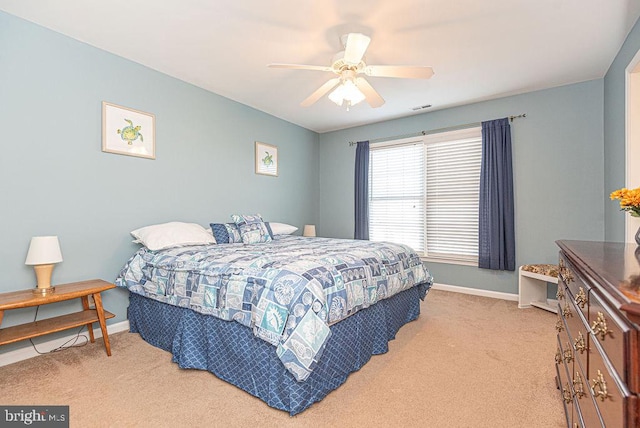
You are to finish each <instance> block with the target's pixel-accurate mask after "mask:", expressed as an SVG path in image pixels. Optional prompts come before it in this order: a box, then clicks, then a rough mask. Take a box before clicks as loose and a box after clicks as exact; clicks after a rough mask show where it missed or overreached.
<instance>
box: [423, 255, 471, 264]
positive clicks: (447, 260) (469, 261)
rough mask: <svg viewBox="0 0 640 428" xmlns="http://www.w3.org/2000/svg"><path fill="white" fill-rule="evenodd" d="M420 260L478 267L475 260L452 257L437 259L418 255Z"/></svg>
mask: <svg viewBox="0 0 640 428" xmlns="http://www.w3.org/2000/svg"><path fill="white" fill-rule="evenodd" d="M420 260H422V261H423V262H428V263H445V264H448V265H461V266H473V267H478V262H477V261H475V260H454V259H439V258H434V257H423V256H421V257H420Z"/></svg>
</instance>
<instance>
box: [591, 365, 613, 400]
mask: <svg viewBox="0 0 640 428" xmlns="http://www.w3.org/2000/svg"><path fill="white" fill-rule="evenodd" d="M592 382H593V386H592V387H591V391H593V396H594V397H596V398H600V401H604V400H606V399H607V398H611V395H609V393H608V392H607V382H606V381H605V380H604V376H602V372H601V371H600V370H598V377H597V379H593V380H592Z"/></svg>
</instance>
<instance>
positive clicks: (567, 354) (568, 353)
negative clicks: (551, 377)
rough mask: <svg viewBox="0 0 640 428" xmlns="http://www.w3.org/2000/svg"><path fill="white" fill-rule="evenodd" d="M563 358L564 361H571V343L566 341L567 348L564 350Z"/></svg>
mask: <svg viewBox="0 0 640 428" xmlns="http://www.w3.org/2000/svg"><path fill="white" fill-rule="evenodd" d="M563 359H564V361H565V362H566V363H570V362H571V361H573V352H571V344H570V343H569V342H567V348H566V349H565V350H564V353H563Z"/></svg>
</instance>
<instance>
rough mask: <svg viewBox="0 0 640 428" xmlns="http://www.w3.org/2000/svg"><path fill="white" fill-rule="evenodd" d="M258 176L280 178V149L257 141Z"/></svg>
mask: <svg viewBox="0 0 640 428" xmlns="http://www.w3.org/2000/svg"><path fill="white" fill-rule="evenodd" d="M256 174H264V175H273V176H275V177H277V176H278V147H277V146H272V145H271V144H265V143H261V142H259V141H256Z"/></svg>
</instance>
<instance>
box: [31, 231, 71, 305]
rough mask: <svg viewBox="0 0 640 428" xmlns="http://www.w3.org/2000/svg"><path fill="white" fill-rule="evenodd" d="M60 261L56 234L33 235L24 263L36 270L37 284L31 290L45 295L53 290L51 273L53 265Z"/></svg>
mask: <svg viewBox="0 0 640 428" xmlns="http://www.w3.org/2000/svg"><path fill="white" fill-rule="evenodd" d="M61 261H62V252H61V251H60V242H58V237H57V236H34V237H33V238H31V244H30V245H29V252H28V253H27V260H26V261H25V262H24V264H25V265H32V266H33V269H34V270H35V271H36V278H37V280H38V286H37V288H36V289H35V290H33V292H34V293H35V294H42V295H43V296H44V295H47V294H51V293H53V292H54V291H55V287H52V286H51V273H52V272H53V265H54V264H55V263H60V262H61Z"/></svg>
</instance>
